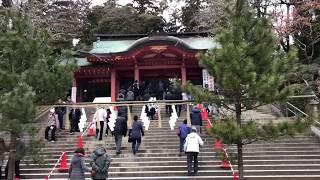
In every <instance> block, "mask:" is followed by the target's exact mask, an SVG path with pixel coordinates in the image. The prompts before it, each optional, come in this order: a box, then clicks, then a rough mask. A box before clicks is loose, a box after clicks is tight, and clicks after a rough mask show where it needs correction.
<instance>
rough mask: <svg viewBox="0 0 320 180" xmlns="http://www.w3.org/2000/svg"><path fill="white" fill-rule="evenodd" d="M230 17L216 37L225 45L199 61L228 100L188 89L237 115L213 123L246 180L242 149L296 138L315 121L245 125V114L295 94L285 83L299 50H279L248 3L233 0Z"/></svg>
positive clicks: (267, 23) (265, 21) (269, 28)
mask: <svg viewBox="0 0 320 180" xmlns="http://www.w3.org/2000/svg"><path fill="white" fill-rule="evenodd" d="M226 15H227V22H228V25H227V27H226V28H223V29H222V30H221V32H220V33H218V34H217V36H216V37H215V41H216V42H218V43H219V45H220V46H219V47H217V48H214V49H211V50H209V51H208V52H207V53H205V54H202V55H201V56H200V65H201V66H202V67H204V68H205V69H207V70H208V72H209V73H210V74H211V75H212V76H214V77H215V82H216V83H217V84H218V86H219V87H220V88H221V89H222V91H223V97H222V98H221V97H217V96H214V95H212V94H211V93H210V92H208V91H206V90H203V89H202V88H199V87H194V86H192V85H190V84H189V85H187V86H186V90H187V91H188V92H190V93H192V95H194V97H195V99H196V100H197V101H199V102H215V103H217V104H221V105H222V106H223V107H224V108H226V109H228V110H231V111H233V112H234V113H235V117H230V118H229V119H226V120H224V121H221V122H219V123H217V124H214V128H213V129H212V131H213V133H214V134H215V135H216V136H217V137H218V138H220V139H221V140H222V142H224V143H228V144H237V149H238V152H237V156H238V157H237V158H238V171H239V178H240V179H243V177H244V174H243V158H242V146H243V145H245V144H248V143H251V142H254V141H257V140H270V139H274V138H277V137H279V136H284V135H290V136H293V135H294V134H295V132H302V131H303V130H305V129H306V128H307V127H308V125H310V122H311V121H310V120H298V121H297V122H290V123H288V122H286V123H279V124H276V125H275V124H272V123H271V122H270V123H269V124H265V125H259V124H257V123H256V122H248V123H244V122H243V121H242V119H241V113H242V112H243V111H246V110H250V109H254V108H255V107H258V106H260V105H263V104H268V103H272V102H275V101H282V100H285V98H286V96H288V95H289V94H290V93H291V90H290V88H285V82H286V77H287V76H286V74H287V73H288V72H290V70H294V69H295V68H292V67H294V66H293V65H294V62H295V60H296V51H295V50H294V49H293V50H291V51H290V52H289V53H285V52H283V51H281V50H279V48H278V47H279V45H278V43H277V40H276V38H275V35H274V32H273V30H272V26H271V23H270V21H269V19H267V18H266V17H260V18H258V17H257V16H256V14H255V12H254V11H253V10H252V7H250V6H249V5H248V2H247V1H245V0H237V1H228V6H227V8H226Z"/></svg>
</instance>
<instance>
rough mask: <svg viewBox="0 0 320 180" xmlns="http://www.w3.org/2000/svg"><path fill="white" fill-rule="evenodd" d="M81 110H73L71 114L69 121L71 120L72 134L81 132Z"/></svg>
mask: <svg viewBox="0 0 320 180" xmlns="http://www.w3.org/2000/svg"><path fill="white" fill-rule="evenodd" d="M81 115H82V113H81V110H80V109H78V108H76V109H74V108H73V109H71V110H70V113H69V120H70V133H73V132H80V129H79V122H80V118H81Z"/></svg>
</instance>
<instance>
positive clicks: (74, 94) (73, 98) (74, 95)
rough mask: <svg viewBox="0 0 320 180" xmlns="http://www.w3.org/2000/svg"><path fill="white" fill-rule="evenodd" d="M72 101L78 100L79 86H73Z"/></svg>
mask: <svg viewBox="0 0 320 180" xmlns="http://www.w3.org/2000/svg"><path fill="white" fill-rule="evenodd" d="M71 101H72V102H74V103H76V102H77V87H72V88H71Z"/></svg>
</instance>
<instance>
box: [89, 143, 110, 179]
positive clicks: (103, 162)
mask: <svg viewBox="0 0 320 180" xmlns="http://www.w3.org/2000/svg"><path fill="white" fill-rule="evenodd" d="M110 163H111V159H110V157H109V156H108V154H107V153H106V150H105V149H104V148H103V147H100V146H98V147H96V149H95V150H94V151H93V152H92V154H91V160H90V165H91V167H92V171H93V173H92V179H94V180H102V179H107V178H108V169H109V166H110Z"/></svg>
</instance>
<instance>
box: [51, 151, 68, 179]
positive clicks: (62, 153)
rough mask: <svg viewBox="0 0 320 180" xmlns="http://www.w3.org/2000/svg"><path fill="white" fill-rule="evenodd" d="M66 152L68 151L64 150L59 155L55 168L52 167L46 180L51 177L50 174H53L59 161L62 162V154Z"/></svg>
mask: <svg viewBox="0 0 320 180" xmlns="http://www.w3.org/2000/svg"><path fill="white" fill-rule="evenodd" d="M65 153H66V152H63V153H62V154H61V155H60V157H59V159H58V160H57V162H56V164H55V165H54V166H53V168H52V169H51V171H50V173H49V175H48V176H47V177H46V180H47V179H49V178H50V176H51V175H52V173H53V171H54V170H55V169H56V167H57V165H58V163H59V162H60V160H61V159H62V156H63V155H64V154H65Z"/></svg>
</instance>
